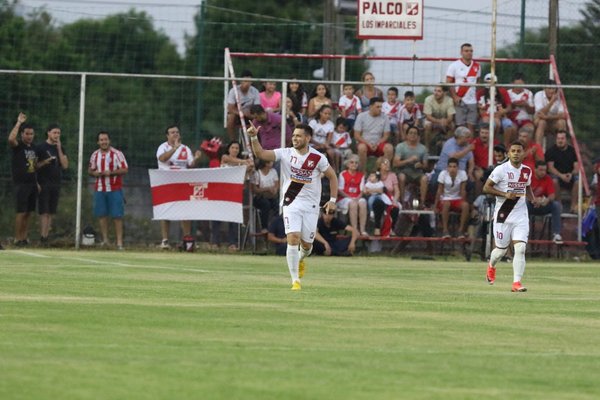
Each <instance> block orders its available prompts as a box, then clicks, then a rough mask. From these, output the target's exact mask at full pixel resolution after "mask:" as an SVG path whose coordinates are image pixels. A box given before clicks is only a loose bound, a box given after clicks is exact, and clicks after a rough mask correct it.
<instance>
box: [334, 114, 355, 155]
mask: <svg viewBox="0 0 600 400" xmlns="http://www.w3.org/2000/svg"><path fill="white" fill-rule="evenodd" d="M347 121H348V120H347V119H345V118H344V117H338V119H336V120H335V131H334V132H333V137H332V139H331V143H332V144H333V146H334V150H335V158H336V165H338V166H341V165H342V163H343V161H344V160H345V159H347V158H348V157H349V156H350V155H351V154H352V149H350V145H352V137H351V136H350V132H348V123H347Z"/></svg>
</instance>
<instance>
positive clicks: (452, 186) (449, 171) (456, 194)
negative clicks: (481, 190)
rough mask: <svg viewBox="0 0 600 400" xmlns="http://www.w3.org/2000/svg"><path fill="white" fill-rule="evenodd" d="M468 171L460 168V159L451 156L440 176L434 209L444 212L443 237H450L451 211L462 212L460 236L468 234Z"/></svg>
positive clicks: (463, 236)
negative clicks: (449, 220)
mask: <svg viewBox="0 0 600 400" xmlns="http://www.w3.org/2000/svg"><path fill="white" fill-rule="evenodd" d="M468 180H469V178H468V177H467V173H466V172H465V171H463V170H459V169H458V160H457V159H456V158H450V159H449V160H448V166H447V167H446V169H445V170H443V171H442V172H440V174H439V176H438V190H437V193H436V195H435V204H434V206H433V208H434V210H437V211H438V212H441V214H442V227H443V230H444V233H443V236H442V237H443V238H444V239H449V238H450V231H449V230H448V219H449V217H450V211H454V212H459V213H460V225H459V227H458V238H459V239H464V238H465V236H466V228H467V220H468V219H469V203H468V202H467V181H468Z"/></svg>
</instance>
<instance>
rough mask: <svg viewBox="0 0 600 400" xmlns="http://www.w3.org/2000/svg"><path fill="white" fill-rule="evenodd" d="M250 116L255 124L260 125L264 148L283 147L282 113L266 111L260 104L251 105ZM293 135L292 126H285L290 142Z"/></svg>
mask: <svg viewBox="0 0 600 400" xmlns="http://www.w3.org/2000/svg"><path fill="white" fill-rule="evenodd" d="M250 118H252V119H253V121H252V124H253V125H254V126H260V127H261V132H260V137H259V139H260V143H261V144H262V146H264V148H266V149H269V150H273V149H278V148H280V147H281V114H277V113H273V112H270V111H265V109H264V108H263V107H262V106H261V105H260V104H256V105H253V106H252V107H250ZM291 137H292V127H291V126H290V125H289V124H287V125H286V127H285V138H286V139H285V140H286V143H289V141H290V140H291Z"/></svg>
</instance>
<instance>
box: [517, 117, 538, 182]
mask: <svg viewBox="0 0 600 400" xmlns="http://www.w3.org/2000/svg"><path fill="white" fill-rule="evenodd" d="M532 135H533V129H531V127H530V126H524V127H522V128H521V129H519V142H521V143H523V148H524V149H525V150H524V153H523V160H522V161H521V162H522V163H523V164H524V165H527V166H528V167H529V168H530V169H531V170H532V171H533V170H534V169H535V163H536V162H538V161H544V151H543V150H542V146H541V145H540V144H538V143H534V142H533V140H532V139H531V136H532Z"/></svg>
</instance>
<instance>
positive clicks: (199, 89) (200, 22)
mask: <svg viewBox="0 0 600 400" xmlns="http://www.w3.org/2000/svg"><path fill="white" fill-rule="evenodd" d="M205 4H206V3H205V2H202V4H201V5H200V14H199V15H198V18H197V19H196V21H197V22H196V24H197V27H198V35H196V41H197V42H198V43H197V50H198V59H197V63H196V71H197V72H198V76H202V74H203V64H204V47H203V44H204V26H205V25H206V24H205V23H204V17H205V13H206V7H205ZM203 86H204V82H202V81H198V83H197V84H196V129H195V131H196V133H195V138H194V140H195V141H196V143H197V144H200V127H201V123H202V122H201V121H202V104H203V99H204V96H203V94H204V87H203Z"/></svg>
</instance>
